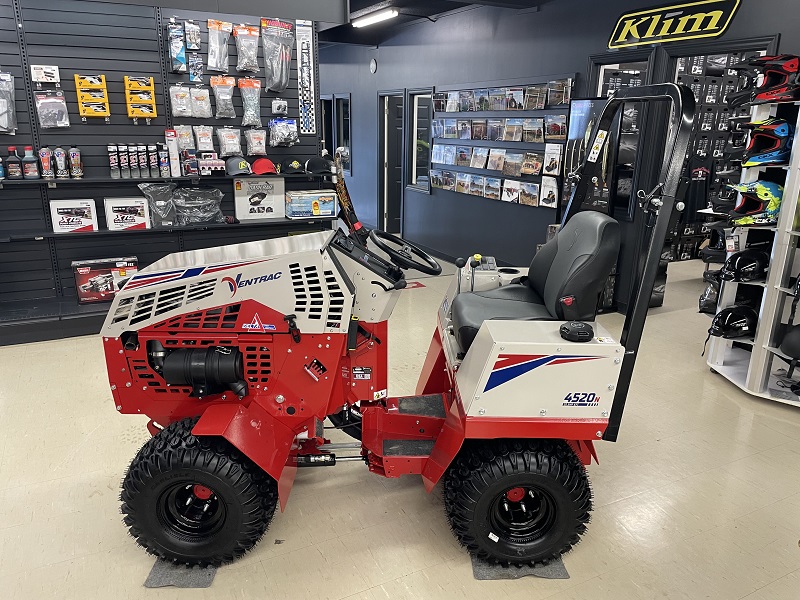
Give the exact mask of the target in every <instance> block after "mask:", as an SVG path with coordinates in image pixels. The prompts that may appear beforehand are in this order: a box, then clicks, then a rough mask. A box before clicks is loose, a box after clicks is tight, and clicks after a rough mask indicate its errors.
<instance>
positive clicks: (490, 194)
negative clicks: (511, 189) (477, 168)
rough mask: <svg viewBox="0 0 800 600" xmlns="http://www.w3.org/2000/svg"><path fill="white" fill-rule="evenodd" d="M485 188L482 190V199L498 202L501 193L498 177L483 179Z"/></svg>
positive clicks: (500, 183)
mask: <svg viewBox="0 0 800 600" xmlns="http://www.w3.org/2000/svg"><path fill="white" fill-rule="evenodd" d="M484 179H485V181H486V186H485V187H484V190H483V197H484V198H489V199H490V200H500V193H501V192H502V187H503V186H502V182H501V180H500V178H498V177H485V178H484Z"/></svg>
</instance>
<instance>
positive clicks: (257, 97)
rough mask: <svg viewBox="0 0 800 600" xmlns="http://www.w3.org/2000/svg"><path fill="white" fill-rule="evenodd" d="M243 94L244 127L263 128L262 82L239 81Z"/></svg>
mask: <svg viewBox="0 0 800 600" xmlns="http://www.w3.org/2000/svg"><path fill="white" fill-rule="evenodd" d="M239 92H240V93H241V94H242V110H243V114H242V126H243V127H261V80H259V79H250V78H247V79H239Z"/></svg>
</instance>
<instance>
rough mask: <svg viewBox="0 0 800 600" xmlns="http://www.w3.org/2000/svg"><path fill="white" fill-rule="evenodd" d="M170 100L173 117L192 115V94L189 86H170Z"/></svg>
mask: <svg viewBox="0 0 800 600" xmlns="http://www.w3.org/2000/svg"><path fill="white" fill-rule="evenodd" d="M169 100H170V104H171V105H172V116H173V117H191V116H192V95H191V94H190V93H189V88H185V87H183V86H182V85H171V86H169Z"/></svg>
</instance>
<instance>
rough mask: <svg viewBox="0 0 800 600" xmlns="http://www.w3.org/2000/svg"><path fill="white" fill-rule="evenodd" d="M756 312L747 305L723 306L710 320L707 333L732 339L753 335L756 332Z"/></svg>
mask: <svg viewBox="0 0 800 600" xmlns="http://www.w3.org/2000/svg"><path fill="white" fill-rule="evenodd" d="M757 324H758V314H757V313H756V311H755V310H753V309H752V308H750V307H749V306H732V307H731V308H723V309H722V310H721V311H719V312H718V313H717V314H716V315H714V319H713V320H712V321H711V327H709V328H708V333H709V335H713V336H714V337H721V338H724V339H726V340H732V339H736V338H743V337H753V336H754V335H755V334H756V325H757Z"/></svg>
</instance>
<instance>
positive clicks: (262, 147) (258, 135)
mask: <svg viewBox="0 0 800 600" xmlns="http://www.w3.org/2000/svg"><path fill="white" fill-rule="evenodd" d="M244 139H246V140H247V156H263V155H265V154H266V153H267V132H266V131H264V130H263V129H248V130H247V131H245V132H244Z"/></svg>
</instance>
